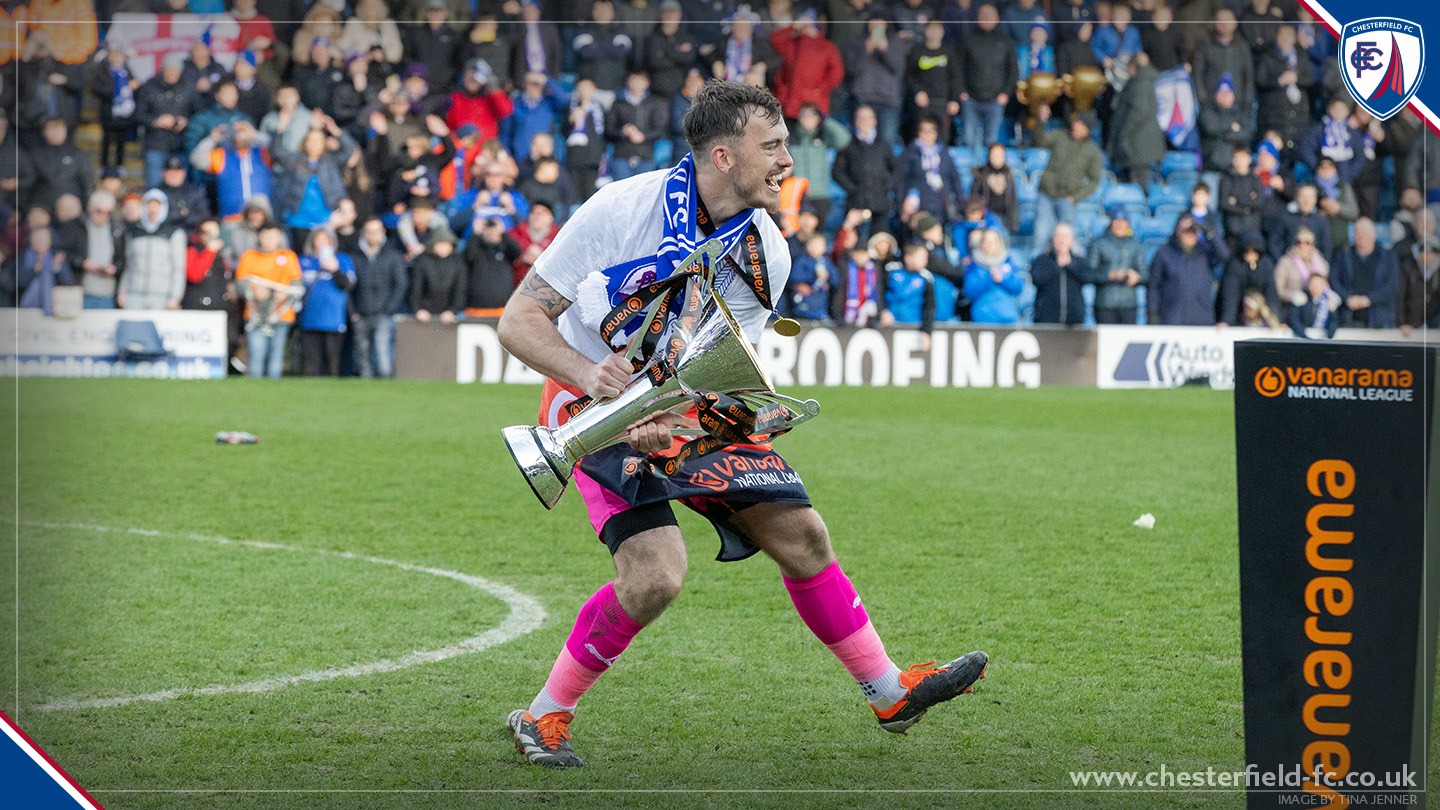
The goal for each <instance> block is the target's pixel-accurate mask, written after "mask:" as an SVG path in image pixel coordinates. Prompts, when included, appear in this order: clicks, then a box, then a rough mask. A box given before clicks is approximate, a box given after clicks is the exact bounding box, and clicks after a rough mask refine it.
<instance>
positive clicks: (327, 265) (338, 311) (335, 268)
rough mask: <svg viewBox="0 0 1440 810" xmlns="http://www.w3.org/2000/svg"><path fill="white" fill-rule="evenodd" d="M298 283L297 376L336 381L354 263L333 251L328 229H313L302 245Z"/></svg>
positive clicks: (334, 244)
mask: <svg viewBox="0 0 1440 810" xmlns="http://www.w3.org/2000/svg"><path fill="white" fill-rule="evenodd" d="M300 283H301V284H303V285H305V301H304V303H305V306H304V308H303V309H301V310H300V373H302V374H304V375H305V376H307V377H317V376H320V375H322V374H324V375H326V376H331V377H338V376H339V375H340V349H341V347H343V346H344V345H345V326H346V323H347V322H348V313H347V312H346V302H347V299H348V298H349V290H350V288H351V287H354V286H355V263H354V262H353V261H351V260H350V257H349V256H347V255H345V254H344V253H340V252H338V251H337V249H336V238H335V232H334V231H332V230H330V228H329V227H322V228H316V229H315V230H313V231H311V232H310V238H309V239H307V240H306V241H305V253H304V255H302V256H301V257H300Z"/></svg>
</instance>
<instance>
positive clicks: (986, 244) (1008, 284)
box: [964, 228, 1025, 326]
mask: <svg viewBox="0 0 1440 810" xmlns="http://www.w3.org/2000/svg"><path fill="white" fill-rule="evenodd" d="M964 289H965V297H966V298H968V299H970V319H971V320H973V321H974V322H975V323H983V324H996V325H1000V326H1004V325H1010V324H1014V323H1017V322H1018V321H1019V320H1020V307H1019V304H1018V303H1017V299H1018V298H1019V296H1020V293H1021V291H1023V290H1024V289H1025V278H1024V276H1022V275H1021V273H1020V271H1019V270H1017V269H1016V268H1015V265H1014V264H1012V263H1011V261H1010V255H1009V253H1008V251H1007V250H1006V248H1005V239H1004V237H1002V236H1001V235H1000V232H999V231H997V230H995V229H993V228H987V229H985V230H984V231H983V232H981V234H980V241H979V242H978V243H977V244H976V246H975V248H974V249H973V250H971V251H970V257H969V258H968V259H966V260H965V287H964Z"/></svg>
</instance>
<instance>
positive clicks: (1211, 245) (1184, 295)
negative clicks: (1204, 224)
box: [1145, 213, 1230, 326]
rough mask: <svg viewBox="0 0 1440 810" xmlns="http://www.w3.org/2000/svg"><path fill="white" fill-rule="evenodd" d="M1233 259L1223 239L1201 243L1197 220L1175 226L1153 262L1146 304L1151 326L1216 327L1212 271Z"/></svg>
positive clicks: (1185, 218) (1187, 217) (1184, 220)
mask: <svg viewBox="0 0 1440 810" xmlns="http://www.w3.org/2000/svg"><path fill="white" fill-rule="evenodd" d="M1228 258H1230V251H1229V250H1227V249H1226V247H1225V241H1224V240H1223V239H1206V240H1204V242H1201V240H1200V226H1199V224H1197V223H1196V222H1195V217H1194V216H1192V215H1190V214H1188V213H1187V214H1185V215H1183V216H1181V217H1180V219H1179V221H1178V222H1176V223H1175V232H1174V233H1173V234H1172V235H1171V236H1170V241H1169V242H1166V243H1165V246H1164V247H1162V248H1160V251H1159V252H1158V253H1156V254H1155V258H1154V259H1153V260H1151V262H1150V285H1149V287H1148V288H1147V289H1146V298H1145V303H1146V307H1147V308H1148V309H1149V310H1150V320H1149V322H1150V323H1156V324H1164V325H1166V326H1212V325H1214V323H1215V277H1214V275H1213V274H1212V273H1211V268H1212V267H1214V266H1215V265H1217V264H1220V263H1221V262H1224V261H1225V260H1226V259H1228Z"/></svg>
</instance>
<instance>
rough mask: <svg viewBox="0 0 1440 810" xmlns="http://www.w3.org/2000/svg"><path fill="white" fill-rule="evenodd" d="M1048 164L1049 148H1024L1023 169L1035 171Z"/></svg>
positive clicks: (1029, 171) (1030, 171)
mask: <svg viewBox="0 0 1440 810" xmlns="http://www.w3.org/2000/svg"><path fill="white" fill-rule="evenodd" d="M1049 164H1050V150H1049V149H1039V148H1035V149H1026V150H1025V171H1026V172H1028V173H1031V174H1033V173H1035V172H1037V171H1040V170H1042V169H1044V168H1045V167H1046V166H1048V165H1049Z"/></svg>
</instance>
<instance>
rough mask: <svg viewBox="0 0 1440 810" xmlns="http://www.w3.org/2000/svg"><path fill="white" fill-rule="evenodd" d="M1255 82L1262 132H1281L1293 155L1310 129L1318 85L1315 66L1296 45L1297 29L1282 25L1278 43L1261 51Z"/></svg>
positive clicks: (1257, 58)
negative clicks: (1312, 93) (1312, 96)
mask: <svg viewBox="0 0 1440 810" xmlns="http://www.w3.org/2000/svg"><path fill="white" fill-rule="evenodd" d="M1255 83H1256V84H1257V85H1258V86H1259V88H1260V114H1259V120H1260V129H1261V130H1262V131H1263V130H1270V129H1273V130H1275V131H1277V132H1279V133H1280V137H1281V138H1282V139H1283V140H1284V142H1285V147H1284V148H1285V154H1286V155H1287V156H1289V155H1293V154H1294V153H1295V150H1296V149H1298V148H1299V144H1300V139H1301V138H1303V137H1304V135H1305V132H1306V131H1307V130H1309V129H1310V120H1311V119H1310V89H1311V88H1312V87H1314V86H1315V67H1314V64H1313V63H1312V62H1311V61H1310V58H1309V57H1308V56H1307V55H1306V54H1305V53H1303V52H1301V50H1300V49H1299V48H1298V47H1297V46H1296V45H1295V29H1294V27H1292V26H1289V25H1283V26H1281V27H1280V28H1279V33H1278V34H1277V36H1276V39H1275V41H1274V42H1273V43H1270V44H1268V45H1266V46H1265V47H1264V48H1263V49H1262V50H1260V51H1259V52H1258V54H1257V56H1256V64H1255Z"/></svg>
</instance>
